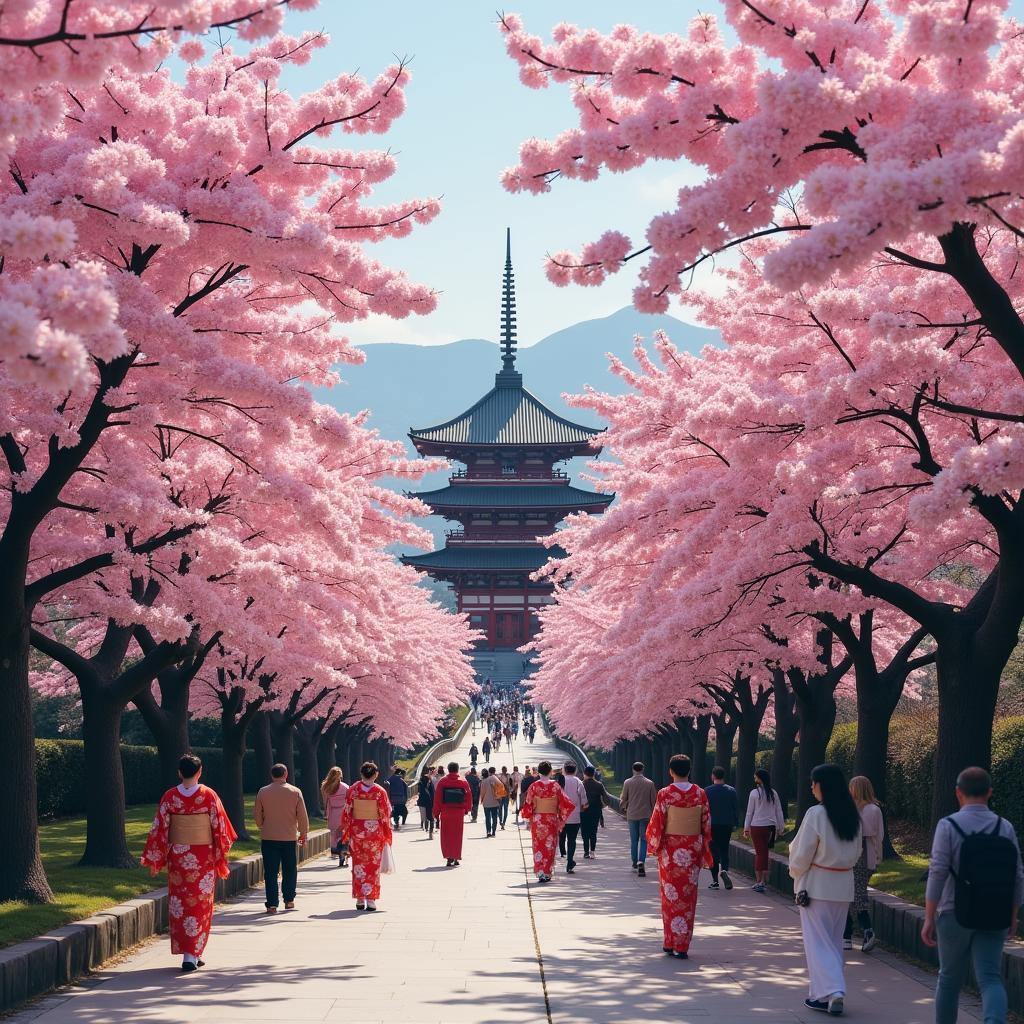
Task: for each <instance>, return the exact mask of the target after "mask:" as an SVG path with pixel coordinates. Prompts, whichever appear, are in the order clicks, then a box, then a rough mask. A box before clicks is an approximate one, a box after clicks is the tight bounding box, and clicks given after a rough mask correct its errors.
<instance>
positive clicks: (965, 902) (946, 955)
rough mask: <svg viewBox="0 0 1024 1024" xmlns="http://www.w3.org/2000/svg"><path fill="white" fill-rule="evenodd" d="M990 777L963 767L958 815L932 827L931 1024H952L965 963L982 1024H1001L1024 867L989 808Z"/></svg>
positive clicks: (927, 920) (1006, 826)
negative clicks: (934, 952)
mask: <svg viewBox="0 0 1024 1024" xmlns="http://www.w3.org/2000/svg"><path fill="white" fill-rule="evenodd" d="M991 797H992V778H991V776H990V775H989V773H988V772H987V771H985V769H984V768H965V769H964V770H963V771H962V772H961V773H960V774H959V775H958V776H957V780H956V798H957V800H958V801H959V803H960V810H959V811H957V812H956V813H955V814H951V815H949V817H947V818H943V819H942V820H941V821H940V822H939V823H938V825H937V826H936V828H935V838H934V839H933V840H932V853H931V859H930V860H929V866H928V887H927V889H926V891H925V911H924V926H923V927H922V928H921V939H922V941H923V942H924V943H925V944H926V945H928V946H935V945H937V946H938V947H939V981H938V984H937V986H936V989H935V1021H936V1024H954V1022H955V1021H956V1018H957V1010H958V1008H959V1002H960V988H961V986H962V985H963V983H964V978H965V977H966V974H967V965H968V960H970V961H972V962H973V964H974V975H975V978H976V979H977V983H978V988H979V989H980V990H981V1006H982V1018H983V1019H984V1020H985V1021H986V1022H989V1021H991V1022H996V1021H1005V1020H1006V1014H1007V1002H1006V989H1005V987H1004V986H1003V979H1002V972H1001V966H1002V963H1001V962H1002V956H1003V944H1004V943H1005V942H1006V936H1007V932H1009V934H1011V935H1013V934H1015V933H1016V931H1017V911H1018V908H1019V907H1020V906H1021V903H1022V902H1024V866H1022V863H1021V856H1020V847H1019V846H1018V844H1017V835H1016V833H1015V832H1014V829H1013V825H1011V824H1010V822H1008V821H1007V820H1006V819H1005V818H1000V817H999V816H998V815H997V814H996V813H995V812H994V811H992V810H990V809H989V806H988V802H989V800H990V799H991Z"/></svg>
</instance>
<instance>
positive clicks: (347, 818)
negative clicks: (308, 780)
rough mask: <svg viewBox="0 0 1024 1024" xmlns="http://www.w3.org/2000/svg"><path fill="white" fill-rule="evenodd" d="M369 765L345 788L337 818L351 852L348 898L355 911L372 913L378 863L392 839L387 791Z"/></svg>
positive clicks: (377, 893)
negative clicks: (350, 886) (378, 782)
mask: <svg viewBox="0 0 1024 1024" xmlns="http://www.w3.org/2000/svg"><path fill="white" fill-rule="evenodd" d="M379 774H380V773H379V771H378V768H377V765H376V764H374V762H373V761H365V762H364V763H363V764H362V765H361V766H360V768H359V776H360V778H359V781H358V782H356V783H354V784H353V785H351V786H349V788H348V793H347V794H346V795H345V810H344V813H343V814H342V818H341V828H342V833H343V836H344V838H345V840H346V842H347V843H348V844H349V847H350V848H351V850H352V895H353V896H354V897H355V899H356V910H376V909H377V900H379V899H380V862H381V858H382V857H383V856H384V847H386V846H390V845H391V843H392V840H393V839H394V834H393V833H392V831H391V803H390V801H389V800H388V794H387V790H385V789H384V787H383V786H379V785H377V776H378V775H379Z"/></svg>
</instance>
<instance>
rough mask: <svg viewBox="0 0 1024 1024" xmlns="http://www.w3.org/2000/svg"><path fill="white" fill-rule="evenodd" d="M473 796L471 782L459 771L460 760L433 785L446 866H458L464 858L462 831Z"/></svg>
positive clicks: (451, 763) (435, 814)
mask: <svg viewBox="0 0 1024 1024" xmlns="http://www.w3.org/2000/svg"><path fill="white" fill-rule="evenodd" d="M470 771H471V772H475V771H476V769H474V768H471V769H470ZM472 798H473V794H472V790H471V788H470V785H469V783H468V782H467V781H466V780H465V779H463V778H461V777H460V775H459V763H458V761H452V762H450V763H449V765H448V774H447V775H446V776H445V777H444V778H443V779H442V780H441V781H440V782H439V783H438V784H437V785H436V786H435V787H434V817H435V818H437V819H438V820H439V821H440V822H441V826H440V830H441V856H442V857H444V858H445V861H446V866H447V867H450V868H457V867H458V866H459V861H461V860H462V833H463V830H464V828H465V824H466V811H468V810H469V804H470V801H471V800H472ZM473 820H474V821H475V820H476V816H475V815H474V817H473Z"/></svg>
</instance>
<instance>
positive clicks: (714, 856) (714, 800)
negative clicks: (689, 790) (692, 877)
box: [704, 766, 740, 889]
mask: <svg viewBox="0 0 1024 1024" xmlns="http://www.w3.org/2000/svg"><path fill="white" fill-rule="evenodd" d="M704 792H705V793H707V797H708V806H709V807H710V808H711V884H710V885H709V886H708V888H709V889H717V888H718V878H719V871H721V878H722V885H724V886H725V887H726V889H731V888H732V878H730V877H729V843H730V842H732V830H733V829H734V828H735V827H736V826H737V825H738V824H739V823H740V811H739V803H738V801H737V797H736V790H735V789H733V788H732V786H727V785H726V783H725V769H724V768H722V767H720V766H716V767H714V768H713V769H712V770H711V785H710V786H708V788H707V789H705V790H704Z"/></svg>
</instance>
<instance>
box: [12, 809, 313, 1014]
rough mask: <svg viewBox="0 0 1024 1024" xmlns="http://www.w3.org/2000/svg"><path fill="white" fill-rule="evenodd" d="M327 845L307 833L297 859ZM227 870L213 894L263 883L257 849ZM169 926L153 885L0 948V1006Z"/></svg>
mask: <svg viewBox="0 0 1024 1024" xmlns="http://www.w3.org/2000/svg"><path fill="white" fill-rule="evenodd" d="M329 849H330V834H329V833H328V831H327V830H326V829H320V830H318V831H316V832H311V833H310V834H309V836H308V838H307V840H306V845H305V846H304V847H303V848H302V849H300V850H299V861H300V862H301V861H306V860H309V859H311V858H313V857H319V856H320V855H321V854H323V853H326V852H327V851H328V850H329ZM230 870H231V873H230V874H229V875H228V877H227V878H220V879H218V880H217V889H216V898H217V900H218V901H220V900H224V899H227V898H228V897H229V896H234V895H236V894H237V893H240V892H244V891H245V890H246V889H250V888H252V887H253V886H256V885H260V884H262V882H263V857H262V856H261V855H260V854H258V853H256V854H253V855H252V856H250V857H244V858H242V859H241V860H236V861H232V862H231V869H230ZM166 930H167V889H166V888H164V889H154V890H153V891H152V892H148V893H145V894H144V895H142V896H139V897H137V898H136V899H133V900H128V902H127V903H119V904H118V905H117V906H114V907H109V908H108V909H107V910H101V911H99V913H97V914H94V915H93V916H92V917H87V918H84V919H83V920H81V921H75V922H74V923H73V924H66V925H64V926H63V927H62V928H55V929H54V930H53V931H51V932H47V933H46V935H40V936H39V937H38V938H36V939H29V940H28V941H27V942H19V943H17V944H16V945H13V946H8V947H7V948H6V949H0V1010H11V1009H13V1008H14V1007H16V1006H19V1005H20V1004H21V1003H24V1002H25V1001H26V1000H28V999H32V998H34V997H35V996H39V995H42V994H43V993H45V992H48V991H50V989H53V988H57V987H59V986H60V985H67V984H68V983H69V982H72V981H75V980H76V979H78V978H81V977H82V976H83V975H85V974H88V973H89V972H90V971H93V970H96V969H97V968H99V967H102V965H103V963H104V962H105V961H107V960H109V959H110V958H111V957H112V956H114V955H115V954H117V953H120V952H121V951H122V950H125V949H128V948H129V947H130V946H134V945H135V944H136V943H137V942H141V941H142V940H143V939H147V938H149V937H150V936H151V935H159V934H161V933H162V932H165V931H166Z"/></svg>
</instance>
